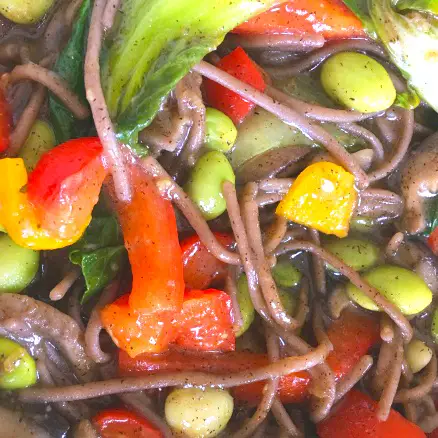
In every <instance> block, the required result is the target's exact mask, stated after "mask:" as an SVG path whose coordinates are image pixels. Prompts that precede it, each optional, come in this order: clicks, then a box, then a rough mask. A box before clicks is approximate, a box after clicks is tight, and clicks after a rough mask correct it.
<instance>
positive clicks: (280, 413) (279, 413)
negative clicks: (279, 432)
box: [272, 397, 303, 438]
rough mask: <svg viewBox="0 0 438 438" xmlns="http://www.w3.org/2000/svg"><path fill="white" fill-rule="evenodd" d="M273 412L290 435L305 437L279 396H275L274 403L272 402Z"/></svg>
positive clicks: (299, 437)
mask: <svg viewBox="0 0 438 438" xmlns="http://www.w3.org/2000/svg"><path fill="white" fill-rule="evenodd" d="M272 413H273V414H274V417H275V419H276V420H277V423H278V424H279V425H280V426H281V428H282V429H284V430H285V431H286V432H287V434H288V436H290V437H296V438H302V437H303V434H302V433H301V431H300V430H299V429H298V427H297V426H295V424H294V422H293V421H292V419H291V418H290V415H289V414H288V413H287V411H286V409H285V407H284V406H283V403H281V401H280V400H279V399H278V397H275V399H274V403H273V404H272Z"/></svg>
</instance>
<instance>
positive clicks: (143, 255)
mask: <svg viewBox="0 0 438 438" xmlns="http://www.w3.org/2000/svg"><path fill="white" fill-rule="evenodd" d="M130 176H131V184H132V188H133V194H132V200H131V202H129V203H122V202H119V201H115V209H116V211H117V215H118V217H119V221H120V225H121V227H122V231H123V237H124V241H125V246H126V249H127V251H128V256H129V261H130V264H131V270H132V277H133V280H132V290H131V293H130V294H129V295H125V296H123V297H122V298H120V299H119V300H117V301H116V302H114V303H112V304H110V305H108V306H106V307H105V308H104V309H102V311H101V318H102V323H103V326H104V327H105V329H106V330H107V331H108V333H109V334H110V335H111V337H112V338H113V341H114V342H115V344H116V345H118V346H119V347H120V348H122V349H123V350H125V351H126V352H127V353H128V354H129V355H130V356H132V357H135V356H136V355H138V354H140V353H144V352H149V353H151V352H153V353H156V352H162V351H164V350H166V349H167V347H168V344H169V343H170V342H171V341H173V340H174V338H175V336H176V332H175V320H176V318H178V316H179V314H180V312H181V309H182V303H183V298H184V278H183V265H182V259H181V249H180V247H179V243H178V232H177V227H176V219H175V213H174V211H173V208H172V204H171V202H170V201H169V200H167V199H164V198H163V197H161V195H160V193H159V192H158V190H157V188H156V185H155V182H154V181H153V179H152V178H151V177H149V176H148V175H146V174H145V173H144V172H143V171H142V170H141V169H140V168H139V167H138V166H136V165H132V166H130Z"/></svg>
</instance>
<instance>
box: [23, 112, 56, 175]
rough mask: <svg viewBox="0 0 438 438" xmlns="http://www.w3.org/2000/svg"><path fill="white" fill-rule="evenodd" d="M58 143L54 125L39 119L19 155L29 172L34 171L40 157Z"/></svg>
mask: <svg viewBox="0 0 438 438" xmlns="http://www.w3.org/2000/svg"><path fill="white" fill-rule="evenodd" d="M55 144H56V139H55V134H54V133H53V129H52V127H51V126H50V125H49V124H48V123H47V122H44V121H42V120H37V121H36V122H35V123H34V124H33V126H32V129H31V131H30V134H29V136H28V137H27V140H26V142H25V143H24V145H23V146H22V147H21V149H20V154H19V157H20V158H23V161H24V165H25V166H26V169H27V171H28V172H32V171H33V170H34V169H35V167H36V165H37V163H38V161H39V160H40V158H41V157H42V156H43V155H44V154H45V153H46V152H48V151H50V149H53V147H54V146H55Z"/></svg>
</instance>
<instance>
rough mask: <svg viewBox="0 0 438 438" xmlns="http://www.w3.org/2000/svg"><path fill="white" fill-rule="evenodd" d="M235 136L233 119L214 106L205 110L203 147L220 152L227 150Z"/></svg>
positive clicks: (235, 129)
mask: <svg viewBox="0 0 438 438" xmlns="http://www.w3.org/2000/svg"><path fill="white" fill-rule="evenodd" d="M236 138H237V128H236V127H235V126H234V123H233V121H232V120H231V119H230V118H229V117H228V116H227V115H225V114H224V113H223V112H221V111H218V110H217V109H215V108H207V109H206V111H205V147H207V148H208V149H213V150H215V151H220V152H228V151H229V150H230V149H231V148H232V147H233V145H234V142H235V141H236Z"/></svg>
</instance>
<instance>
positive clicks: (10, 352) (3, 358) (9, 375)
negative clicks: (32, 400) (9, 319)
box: [0, 338, 38, 390]
mask: <svg viewBox="0 0 438 438" xmlns="http://www.w3.org/2000/svg"><path fill="white" fill-rule="evenodd" d="M37 378H38V376H37V371H36V364H35V360H34V359H33V357H32V356H31V355H30V354H29V353H28V352H27V351H26V349H25V348H23V347H22V346H21V345H20V344H18V343H17V342H14V341H11V340H10V339H6V338H0V388H1V389H5V390H12V389H21V388H26V387H28V386H32V385H34V384H35V383H36V381H37Z"/></svg>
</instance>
